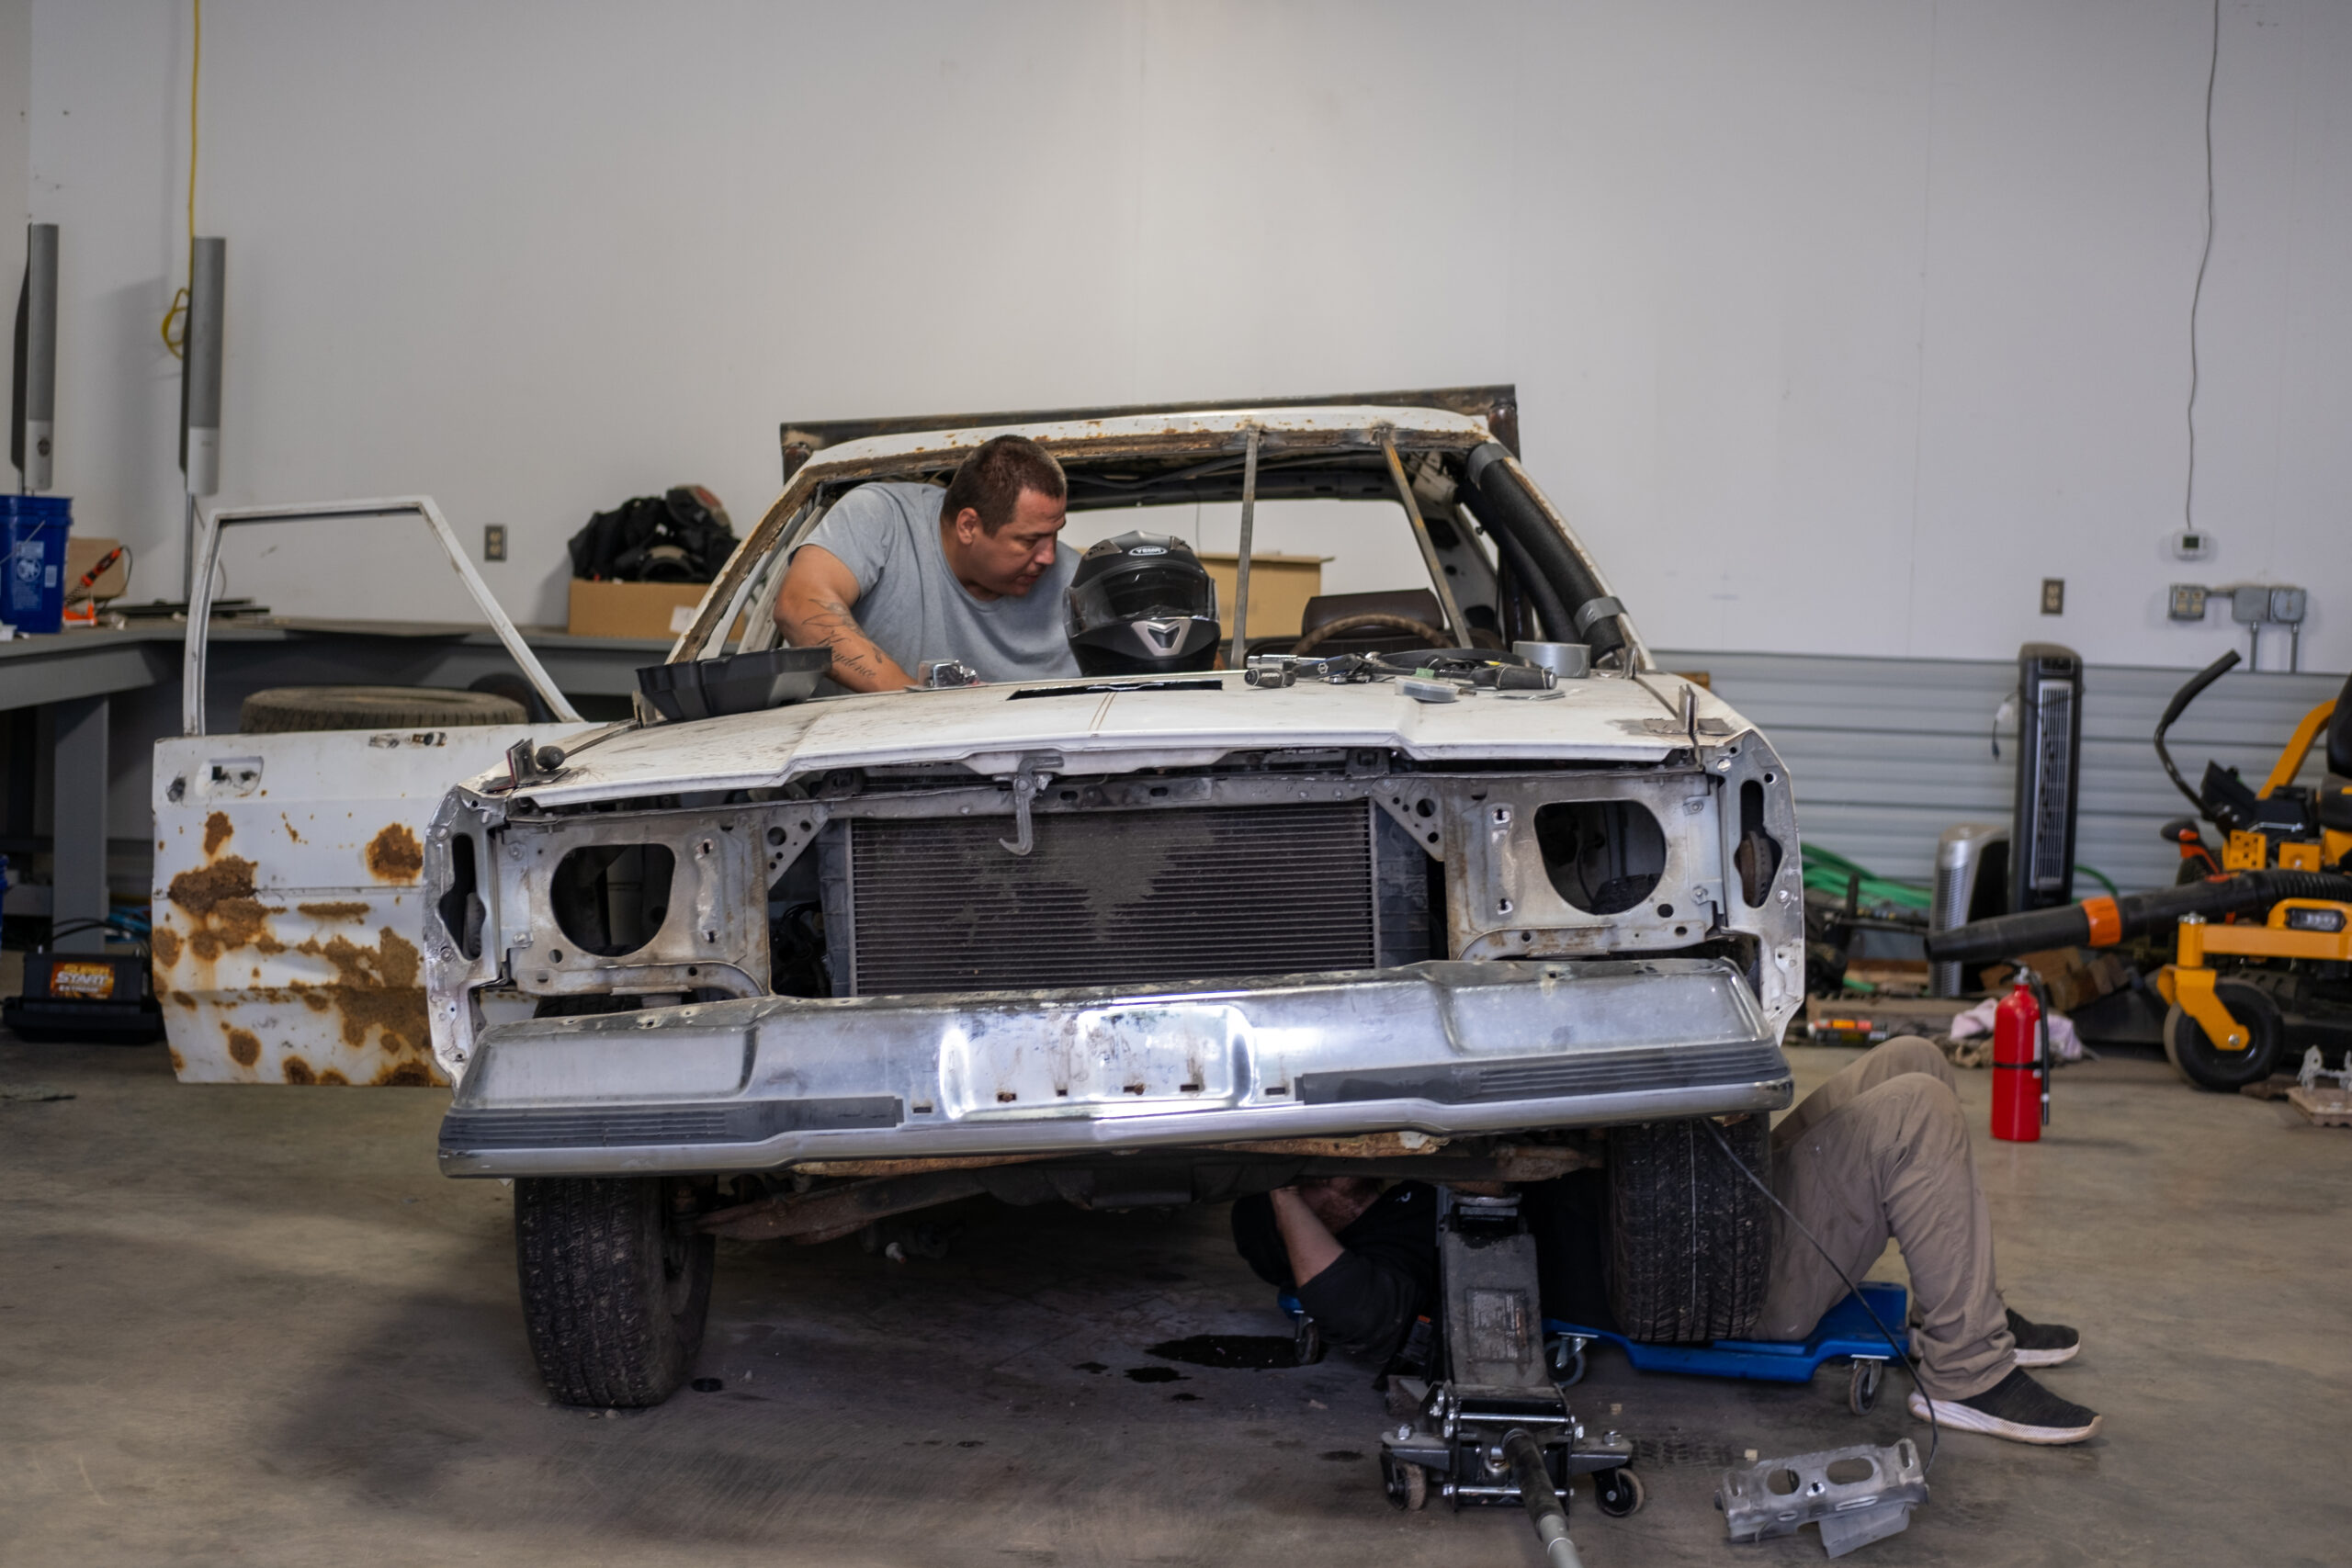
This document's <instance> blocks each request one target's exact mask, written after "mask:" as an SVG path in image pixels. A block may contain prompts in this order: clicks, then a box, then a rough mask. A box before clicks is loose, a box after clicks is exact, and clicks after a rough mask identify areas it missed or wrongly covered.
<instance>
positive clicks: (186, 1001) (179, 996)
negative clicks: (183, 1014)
mask: <svg viewBox="0 0 2352 1568" xmlns="http://www.w3.org/2000/svg"><path fill="white" fill-rule="evenodd" d="M172 1000H174V1001H175V1002H177V1003H179V1005H180V1006H182V1007H184V1008H186V1009H187V1010H188V1011H190V1012H194V1011H195V1010H196V998H194V997H191V996H189V995H188V994H187V992H186V991H174V992H173V993H172Z"/></svg>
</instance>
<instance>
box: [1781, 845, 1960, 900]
mask: <svg viewBox="0 0 2352 1568" xmlns="http://www.w3.org/2000/svg"><path fill="white" fill-rule="evenodd" d="M1857 877H1859V878H1860V879H1861V888H1860V898H1861V901H1862V902H1863V903H1865V904H1892V905H1894V907H1895V908H1902V909H1925V908H1930V907H1931V906H1932V905H1933V904H1934V903H1935V895H1934V894H1933V893H1931V892H1929V891H1928V889H1926V888H1924V887H1914V886H1912V885H1911V884H1909V883H1907V882H1890V881H1888V880H1887V879H1886V878H1885V877H1883V876H1874V875H1872V874H1871V873H1870V872H1868V871H1866V870H1864V869H1863V868H1862V867H1860V866H1859V865H1856V864H1855V863H1853V862H1852V861H1849V860H1848V859H1847V858H1846V857H1845V856H1844V855H1841V854H1838V853H1836V852H1832V851H1829V850H1825V849H1822V848H1819V847H1818V846H1816V845H1813V844H1807V845H1805V846H1804V885H1805V889H1806V891H1808V892H1812V893H1827V894H1830V895H1832V896H1834V897H1838V898H1843V897H1846V890H1847V888H1848V887H1849V886H1851V885H1852V884H1853V882H1854V879H1855V878H1857Z"/></svg>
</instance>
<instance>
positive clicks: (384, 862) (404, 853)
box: [368, 822, 424, 882]
mask: <svg viewBox="0 0 2352 1568" xmlns="http://www.w3.org/2000/svg"><path fill="white" fill-rule="evenodd" d="M423 874H424V845H422V844H420V843H418V842H417V841H416V835H415V834H414V833H413V832H412V831H410V829H409V826H408V824H407V823H405V822H394V823H392V824H391V825H390V826H389V827H387V828H386V829H384V830H383V831H382V832H380V833H379V834H377V835H376V836H375V837H374V838H372V839H370V840H368V875H370V876H373V877H374V878H375V879H376V880H377V881H379V882H414V881H415V880H416V879H417V878H418V877H419V876H421V875H423Z"/></svg>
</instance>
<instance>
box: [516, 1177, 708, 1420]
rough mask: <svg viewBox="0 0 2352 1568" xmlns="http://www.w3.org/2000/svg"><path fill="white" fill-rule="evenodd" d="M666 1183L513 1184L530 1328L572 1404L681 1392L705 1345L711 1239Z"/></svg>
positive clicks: (623, 1403)
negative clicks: (680, 1206)
mask: <svg viewBox="0 0 2352 1568" xmlns="http://www.w3.org/2000/svg"><path fill="white" fill-rule="evenodd" d="M676 1191H684V1189H683V1188H682V1187H680V1185H679V1184H678V1183H675V1182H673V1181H665V1180H663V1179H660V1178H658V1177H639V1178H632V1177H603V1176H591V1177H571V1176H565V1177H525V1178H518V1179H516V1181H515V1263H516V1269H517V1273H518V1274H519V1276H520V1279H521V1282H522V1290H523V1325H524V1327H525V1329H526V1331H527V1333H528V1334H529V1336H530V1340H531V1354H532V1356H533V1357H534V1358H536V1359H537V1361H538V1364H539V1376H540V1377H541V1378H543V1379H545V1380H546V1382H547V1385H548V1393H552V1394H553V1395H555V1397H556V1398H557V1399H558V1400H560V1402H562V1403H563V1404H586V1405H602V1406H605V1407H607V1408H629V1409H634V1408H639V1407H641V1406H644V1405H649V1404H661V1403H662V1401H663V1400H665V1399H667V1398H669V1397H670V1395H671V1394H672V1393H674V1392H676V1390H677V1387H678V1384H679V1383H680V1382H683V1381H684V1378H685V1375H686V1370H687V1368H688V1367H690V1366H691V1365H692V1364H693V1362H694V1359H695V1351H696V1350H698V1349H700V1348H701V1347H702V1332H703V1323H704V1320H705V1318H707V1316H708V1314H709V1312H710V1275H711V1260H712V1253H713V1250H714V1246H715V1244H714V1242H713V1240H712V1238H711V1237H710V1236H708V1235H698V1234H696V1233H695V1231H694V1230H693V1229H692V1228H691V1215H690V1214H689V1213H682V1212H681V1211H680V1210H679V1209H678V1208H677V1207H674V1206H673V1202H672V1201H671V1200H672V1197H673V1192H676Z"/></svg>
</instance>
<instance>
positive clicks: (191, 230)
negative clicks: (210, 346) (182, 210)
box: [160, 0, 204, 359]
mask: <svg viewBox="0 0 2352 1568" xmlns="http://www.w3.org/2000/svg"><path fill="white" fill-rule="evenodd" d="M191 3H192V4H193V5H194V6H195V17H196V19H195V26H194V28H193V33H194V38H193V41H192V43H191V45H190V48H189V51H188V68H187V248H188V254H189V256H190V257H191V258H193V257H194V255H195V254H196V89H197V84H198V82H199V81H201V80H202V78H203V74H204V0H191ZM190 265H193V260H191V264H190ZM175 324H176V325H177V326H178V327H179V334H178V335H177V336H175V335H173V332H172V329H173V327H174V326H175ZM160 330H161V332H162V333H163V334H164V347H165V348H166V349H168V350H170V351H171V355H172V357H173V358H174V359H178V358H181V357H183V355H184V347H185V343H186V339H187V286H186V285H182V286H181V288H179V289H178V291H177V292H175V293H174V294H173V296H172V304H171V309H169V310H165V311H164V322H163V326H162V327H161V329H160Z"/></svg>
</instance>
